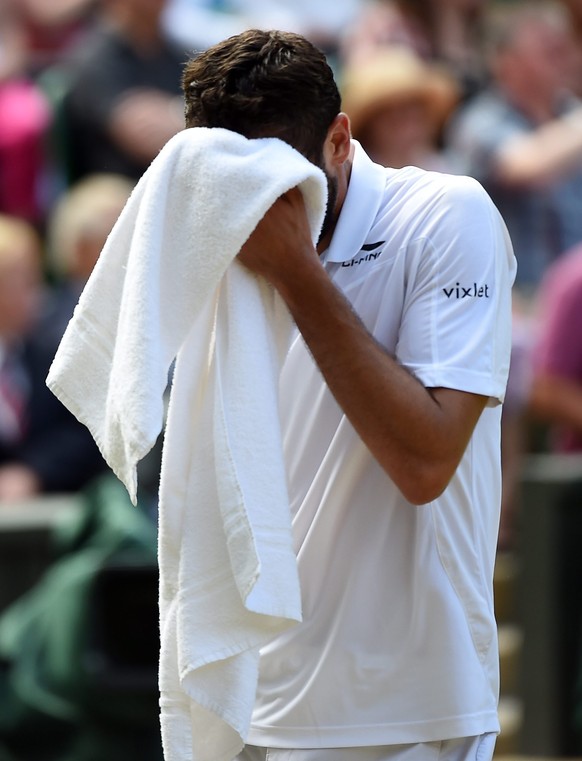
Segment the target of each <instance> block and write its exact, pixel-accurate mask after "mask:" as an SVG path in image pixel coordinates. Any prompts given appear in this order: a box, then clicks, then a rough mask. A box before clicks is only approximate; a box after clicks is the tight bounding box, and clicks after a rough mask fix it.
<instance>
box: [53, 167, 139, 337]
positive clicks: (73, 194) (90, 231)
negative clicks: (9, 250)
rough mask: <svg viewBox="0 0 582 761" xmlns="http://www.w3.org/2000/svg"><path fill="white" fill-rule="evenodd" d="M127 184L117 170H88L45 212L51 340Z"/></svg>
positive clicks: (81, 283) (70, 310) (82, 281)
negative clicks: (52, 284)
mask: <svg viewBox="0 0 582 761" xmlns="http://www.w3.org/2000/svg"><path fill="white" fill-rule="evenodd" d="M133 186H134V183H133V182H132V181H131V180H130V179H128V178H127V177H124V176H123V175H115V174H94V175H88V176H87V177H85V178H83V179H82V180H79V182H77V183H76V184H75V185H73V186H72V187H71V188H70V189H69V190H68V191H66V192H64V193H63V194H62V195H61V196H60V198H59V199H58V200H57V202H56V204H55V206H54V208H53V210H52V212H51V215H50V218H49V220H48V225H47V238H48V241H47V242H48V246H47V249H48V250H47V264H48V269H49V274H50V275H51V278H52V279H53V280H54V281H56V285H55V290H54V293H53V296H52V299H51V305H50V309H49V310H48V312H47V324H48V322H50V323H51V324H52V331H53V334H54V337H55V340H56V341H57V342H58V341H60V339H61V337H62V334H63V333H64V331H65V328H66V326H67V323H68V321H69V319H70V318H71V315H72V314H73V309H74V308H75V305H76V304H77V301H78V300H79V296H80V295H81V291H82V290H83V288H84V286H85V283H86V282H87V280H88V278H89V275H90V274H91V272H92V271H93V267H94V266H95V264H96V262H97V259H98V258H99V254H100V253H101V249H102V248H103V246H104V245H105V241H106V239H107V236H108V235H109V233H110V231H111V229H112V227H113V225H114V224H115V222H116V220H117V217H118V216H119V215H120V213H121V210H122V209H123V207H124V205H125V203H126V201H127V199H128V198H129V196H130V194H131V191H132V189H133Z"/></svg>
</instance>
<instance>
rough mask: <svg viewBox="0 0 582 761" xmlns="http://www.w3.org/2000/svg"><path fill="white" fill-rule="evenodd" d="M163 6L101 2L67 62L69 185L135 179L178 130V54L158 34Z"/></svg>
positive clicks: (159, 0)
mask: <svg viewBox="0 0 582 761" xmlns="http://www.w3.org/2000/svg"><path fill="white" fill-rule="evenodd" d="M165 4H166V3H165V0H148V2H142V0H102V4H101V9H102V17H101V23H100V24H99V25H98V26H97V28H96V30H95V33H94V35H93V37H92V38H91V39H90V40H89V41H87V42H85V43H84V44H83V46H82V47H83V49H82V50H81V51H78V54H77V55H76V56H74V57H72V59H71V60H70V61H69V62H68V64H67V75H66V76H68V77H69V82H68V85H67V90H68V92H67V93H66V95H65V96H64V99H63V103H62V106H61V108H60V110H59V118H60V123H61V125H62V129H63V130H64V132H65V137H66V140H63V141H62V143H63V144H64V145H66V146H67V153H66V155H65V156H64V161H65V164H66V171H65V174H66V175H67V177H68V180H69V181H70V182H74V181H75V180H78V179H80V178H81V177H84V176H86V175H87V174H93V173H95V172H113V173H116V174H123V175H126V176H127V177H130V178H132V179H134V180H135V179H138V178H139V177H140V176H141V175H142V174H143V172H144V171H145V169H146V168H147V167H148V166H149V163H150V162H151V160H152V159H153V158H154V156H156V155H157V153H158V151H159V150H160V148H161V147H162V146H163V145H164V144H165V143H166V142H167V141H168V140H169V138H170V137H172V136H173V135H174V134H176V132H178V131H179V130H181V129H182V128H183V126H184V114H183V104H182V97H181V89H180V87H181V86H180V82H181V76H182V65H183V62H184V58H185V53H184V51H183V50H182V49H181V48H177V47H176V46H175V45H174V44H173V43H171V42H170V41H169V40H168V39H167V37H166V36H165V34H164V31H163V27H162V13H163V11H164V7H165Z"/></svg>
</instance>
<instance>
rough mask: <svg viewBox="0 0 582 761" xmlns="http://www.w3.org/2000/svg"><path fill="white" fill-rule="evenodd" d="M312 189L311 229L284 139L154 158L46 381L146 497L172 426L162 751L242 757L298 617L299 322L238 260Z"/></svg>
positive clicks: (201, 131) (309, 169)
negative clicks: (292, 402) (285, 446)
mask: <svg viewBox="0 0 582 761" xmlns="http://www.w3.org/2000/svg"><path fill="white" fill-rule="evenodd" d="M295 186H299V187H300V189H301V191H302V192H303V195H304V199H305V203H306V209H307V214H308V219H309V223H310V227H311V231H312V236H313V240H314V241H315V240H316V238H317V236H318V234H319V231H320V228H321V224H322V220H323V215H324V211H325V203H326V182H325V177H324V175H323V172H321V170H319V169H317V168H316V167H315V166H313V165H312V164H311V163H310V162H308V161H307V160H306V159H305V158H303V157H302V156H301V155H300V154H299V153H298V152H296V151H295V150H294V149H292V148H291V147H289V146H288V145H287V144H286V143H284V142H282V141H280V140H278V139H275V138H263V139H259V140H247V139H246V138H244V137H242V136H240V135H238V134H236V133H233V132H230V131H227V130H222V129H205V128H195V129H188V130H184V131H183V132H181V133H179V134H178V135H176V136H175V137H174V138H172V139H171V140H170V141H169V143H168V144H167V145H166V146H165V147H164V148H163V149H162V151H161V152H160V154H159V155H158V157H157V158H156V159H155V160H154V161H153V162H152V164H151V166H150V168H149V169H148V170H147V172H146V173H145V174H144V176H143V177H142V179H141V180H140V182H139V183H138V185H137V186H136V188H135V190H134V192H133V193H132V195H131V197H130V199H129V201H128V203H127V204H126V207H125V209H124V210H123V212H122V214H121V215H120V217H119V220H118V222H117V224H116V225H115V227H114V229H113V230H112V232H111V234H110V236H109V238H108V240H107V243H106V245H105V247H104V249H103V252H102V254H101V257H100V259H99V261H98V263H97V265H96V267H95V270H94V271H93V274H92V276H91V278H90V280H89V282H88V283H87V286H86V287H85V289H84V291H83V293H82V295H81V298H80V300H79V304H78V305H77V308H76V309H75V313H74V315H73V318H72V320H71V322H70V323H69V326H68V328H67V331H66V333H65V335H64V337H63V340H62V342H61V345H60V347H59V350H58V352H57V354H56V357H55V359H54V362H53V365H52V367H51V370H50V373H49V376H48V378H47V383H48V385H49V387H50V388H51V389H52V391H53V392H54V393H55V394H56V395H57V396H58V397H59V399H60V400H61V401H62V402H63V403H64V404H65V405H66V406H67V407H68V408H69V409H70V410H71V411H72V412H73V413H74V414H75V415H76V416H77V417H78V419H79V420H81V421H82V422H83V423H84V424H85V425H87V426H88V428H89V429H90V431H91V433H92V434H93V437H94V438H95V440H96V441H97V443H98V445H99V447H100V449H101V452H102V453H103V455H104V457H105V459H106V461H107V463H108V464H109V465H110V467H111V468H112V470H113V471H114V472H115V473H116V474H117V475H118V477H119V478H120V479H121V480H122V481H123V482H124V483H125V485H126V487H127V489H128V491H129V493H130V495H131V497H132V499H133V500H134V501H135V499H136V488H137V476H136V465H137V463H138V462H139V460H140V459H141V458H142V457H143V456H144V455H145V454H146V453H147V452H148V451H149V450H150V449H151V447H152V446H153V444H154V443H155V440H156V438H157V436H158V434H159V432H160V431H161V429H162V426H163V418H164V406H163V394H164V389H165V387H166V382H167V378H168V372H169V369H170V366H171V364H172V362H173V360H174V358H176V365H175V373H174V380H173V385H172V391H171V397H170V405H169V410H168V420H167V424H166V434H165V444H164V453H163V462H162V474H161V484H160V527H159V564H160V630H161V652H160V692H161V699H160V704H161V725H162V739H163V744H164V754H165V758H166V761H230V760H231V759H232V758H234V756H235V755H236V754H237V753H238V751H239V750H240V748H241V747H242V745H243V743H244V739H245V737H246V734H247V731H248V728H249V724H250V717H251V712H252V706H253V702H254V698H255V691H256V682H257V676H258V651H259V648H260V646H261V645H262V644H264V643H265V642H266V641H268V639H270V638H271V637H272V636H273V635H274V634H275V633H277V632H279V631H282V630H284V629H285V628H286V627H288V626H291V625H293V624H294V623H295V622H297V621H299V620H300V619H301V603H300V590H299V580H298V575H297V568H296V559H295V555H294V551H293V546H292V539H291V527H290V514H289V505H288V497H287V492H286V480H285V468H284V463H283V455H282V447H281V437H280V431H279V421H278V405H277V382H278V374H279V368H280V364H281V360H282V357H283V356H284V353H285V351H286V349H287V342H288V338H289V333H290V326H291V321H290V318H289V315H288V313H287V311H286V309H285V307H284V305H283V303H282V301H281V300H280V298H279V296H278V295H277V294H276V292H275V291H274V290H273V289H272V288H271V287H270V286H269V285H268V284H267V283H266V282H265V281H264V280H262V279H261V278H257V277H255V276H254V275H252V274H251V273H250V272H248V271H247V270H246V269H245V268H244V267H242V265H240V264H239V263H238V261H236V260H235V257H236V254H237V253H238V252H239V251H240V249H241V247H242V245H243V243H244V242H245V240H246V239H247V238H248V236H249V235H250V233H251V232H252V230H253V229H254V228H255V226H256V224H257V223H258V221H259V220H260V219H261V218H262V216H263V215H264V214H265V212H266V211H267V210H268V208H269V207H270V206H271V205H272V203H273V202H274V201H275V200H276V198H278V197H279V196H280V195H281V194H282V193H284V192H285V191H287V190H289V189H290V188H292V187H295Z"/></svg>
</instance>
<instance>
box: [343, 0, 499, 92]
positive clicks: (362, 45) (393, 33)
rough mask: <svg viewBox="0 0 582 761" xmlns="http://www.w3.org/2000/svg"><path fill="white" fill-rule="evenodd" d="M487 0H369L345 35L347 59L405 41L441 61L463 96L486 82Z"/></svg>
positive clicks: (418, 51) (414, 48)
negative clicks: (484, 30)
mask: <svg viewBox="0 0 582 761" xmlns="http://www.w3.org/2000/svg"><path fill="white" fill-rule="evenodd" d="M486 5H487V0H371V2H367V3H364V4H363V5H362V9H361V12H360V14H359V15H358V17H357V18H356V20H355V21H354V23H352V24H350V26H349V27H347V29H346V32H345V34H344V35H343V39H342V45H341V54H342V60H343V62H344V63H346V64H347V63H350V62H351V61H354V60H358V59H362V58H365V57H367V56H368V54H369V53H370V52H372V51H374V50H376V49H377V48H379V47H380V48H382V47H384V46H386V45H402V46H404V47H407V48H410V49H411V50H413V51H414V52H415V53H417V54H418V55H419V56H420V57H421V58H424V59H425V60H432V61H438V62H439V63H440V64H441V65H442V66H444V67H445V68H447V69H448V71H449V73H450V74H452V75H453V76H454V77H455V78H456V79H457V81H458V83H459V85H460V87H461V94H462V96H463V98H468V97H470V96H471V95H473V94H474V93H475V92H476V91H477V90H478V89H479V88H480V87H481V86H482V84H483V80H484V75H485V67H484V60H483V51H482V39H481V28H482V19H483V14H484V9H485V7H486Z"/></svg>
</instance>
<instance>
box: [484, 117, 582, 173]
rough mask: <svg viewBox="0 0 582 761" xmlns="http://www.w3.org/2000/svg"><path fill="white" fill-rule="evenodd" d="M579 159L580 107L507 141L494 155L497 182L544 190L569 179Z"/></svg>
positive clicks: (581, 136)
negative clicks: (548, 186) (563, 179)
mask: <svg viewBox="0 0 582 761" xmlns="http://www.w3.org/2000/svg"><path fill="white" fill-rule="evenodd" d="M581 159H582V106H580V107H578V108H576V109H575V110H574V111H572V112H571V113H569V114H566V115H565V116H562V117H559V118H557V119H554V120H552V121H551V122H547V123H546V124H543V125H542V126H540V127H538V128H537V129H535V130H532V131H531V132H528V133H524V134H521V135H518V136H516V137H514V138H512V139H510V140H508V141H507V142H506V143H505V144H504V145H503V146H502V147H501V148H500V149H499V150H498V151H497V153H496V155H495V161H494V168H495V177H496V179H497V180H498V181H499V182H502V183H503V184H505V185H509V186H525V187H544V186H546V185H548V184H550V183H552V182H556V181H557V180H560V179H561V178H563V177H566V176H568V175H569V174H570V173H571V172H572V170H573V169H575V168H576V166H577V165H579V163H580V160H581Z"/></svg>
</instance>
